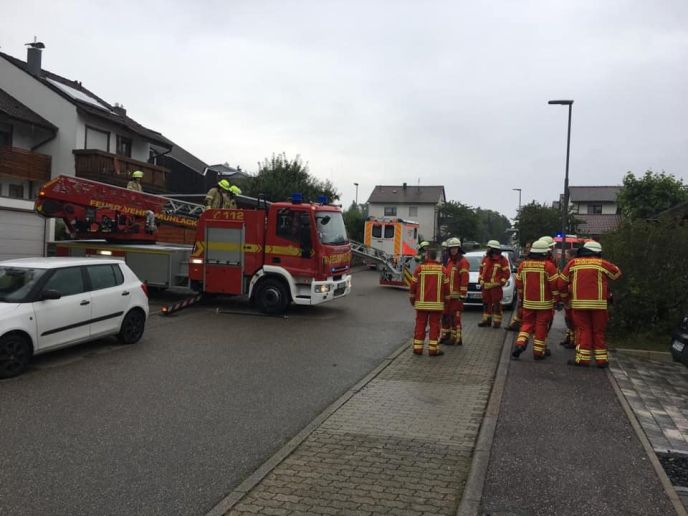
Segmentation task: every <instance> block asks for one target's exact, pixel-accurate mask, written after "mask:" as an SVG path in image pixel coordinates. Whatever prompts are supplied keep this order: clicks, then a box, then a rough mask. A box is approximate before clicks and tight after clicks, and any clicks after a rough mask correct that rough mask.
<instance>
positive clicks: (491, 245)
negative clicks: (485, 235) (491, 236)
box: [487, 240, 502, 251]
mask: <svg viewBox="0 0 688 516" xmlns="http://www.w3.org/2000/svg"><path fill="white" fill-rule="evenodd" d="M487 247H488V248H489V249H496V250H497V251H501V250H502V246H501V244H500V243H499V240H490V241H489V242H488V243H487Z"/></svg>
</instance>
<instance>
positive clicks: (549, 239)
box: [540, 235, 557, 248]
mask: <svg viewBox="0 0 688 516" xmlns="http://www.w3.org/2000/svg"><path fill="white" fill-rule="evenodd" d="M540 240H542V241H543V242H545V243H546V244H547V246H548V247H549V248H554V247H555V246H556V245H557V243H556V242H555V241H554V239H553V238H552V237H551V236H549V235H545V236H543V237H540Z"/></svg>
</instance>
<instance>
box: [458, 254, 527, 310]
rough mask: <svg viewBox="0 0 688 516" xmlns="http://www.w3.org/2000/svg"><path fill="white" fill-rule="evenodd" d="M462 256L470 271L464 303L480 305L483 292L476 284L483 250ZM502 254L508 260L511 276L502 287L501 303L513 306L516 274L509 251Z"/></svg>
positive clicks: (483, 255) (515, 295)
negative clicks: (466, 261)
mask: <svg viewBox="0 0 688 516" xmlns="http://www.w3.org/2000/svg"><path fill="white" fill-rule="evenodd" d="M464 256H465V257H466V260H468V263H469V265H470V272H469V273H468V276H469V279H468V299H467V300H466V301H465V302H464V304H466V305H475V306H482V304H483V293H482V291H481V290H480V285H478V274H480V263H481V262H482V261H483V258H484V257H485V251H471V252H469V253H466V254H465V255H464ZM502 256H504V257H505V258H506V259H507V261H508V262H509V270H511V277H510V278H509V280H508V281H507V282H506V285H504V288H503V291H504V297H503V298H502V305H503V306H508V307H509V308H513V307H514V306H515V305H516V298H517V297H518V294H517V292H516V275H515V274H514V271H515V267H514V264H513V263H512V262H511V259H510V257H509V253H506V252H503V253H502Z"/></svg>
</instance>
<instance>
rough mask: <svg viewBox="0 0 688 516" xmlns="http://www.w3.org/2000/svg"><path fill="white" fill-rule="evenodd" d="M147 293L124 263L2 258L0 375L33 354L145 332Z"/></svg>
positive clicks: (132, 338) (129, 340)
mask: <svg viewBox="0 0 688 516" xmlns="http://www.w3.org/2000/svg"><path fill="white" fill-rule="evenodd" d="M147 317H148V292H147V290H146V286H145V285H144V284H143V283H141V281H140V280H139V279H138V278H137V277H136V275H135V274H134V273H133V272H132V271H131V269H130V268H129V267H127V265H126V264H125V263H124V262H121V261H118V260H112V259H98V258H24V259H19V260H8V261H2V262H0V378H10V377H12V376H16V375H18V374H20V373H21V372H23V371H24V369H26V367H27V365H28V363H29V361H30V359H31V356H32V355H37V354H39V353H44V352H46V351H51V350H54V349H58V348H63V347H66V346H71V345H73V344H78V343H80V342H84V341H88V340H93V339H97V338H99V337H105V336H107V335H117V336H118V337H119V340H120V341H121V342H122V343H124V344H133V343H135V342H137V341H138V340H139V339H140V338H141V336H142V335H143V331H144V327H145V324H146V318H147Z"/></svg>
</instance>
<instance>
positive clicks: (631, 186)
mask: <svg viewBox="0 0 688 516" xmlns="http://www.w3.org/2000/svg"><path fill="white" fill-rule="evenodd" d="M684 201H688V185H684V184H683V180H682V179H677V178H676V177H675V176H674V175H672V174H666V173H665V172H661V173H659V174H658V173H656V172H652V171H651V170H648V171H647V172H645V175H643V176H642V177H636V176H635V174H633V172H628V173H627V174H626V175H625V176H624V179H623V187H622V188H621V191H620V192H619V196H618V197H617V202H618V205H619V211H620V212H621V213H622V214H623V215H624V216H625V217H626V218H628V219H629V220H637V219H649V218H652V217H653V216H654V215H656V214H658V213H660V212H662V211H664V210H668V209H669V208H671V207H672V206H675V205H677V204H679V203H681V202H684Z"/></svg>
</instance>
